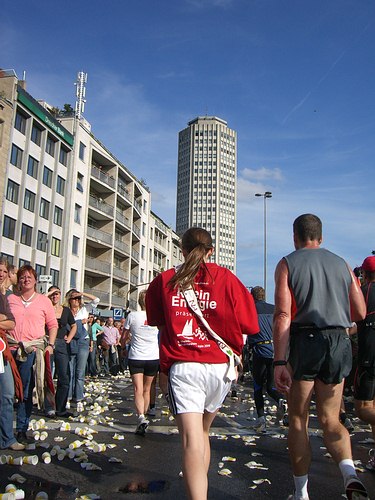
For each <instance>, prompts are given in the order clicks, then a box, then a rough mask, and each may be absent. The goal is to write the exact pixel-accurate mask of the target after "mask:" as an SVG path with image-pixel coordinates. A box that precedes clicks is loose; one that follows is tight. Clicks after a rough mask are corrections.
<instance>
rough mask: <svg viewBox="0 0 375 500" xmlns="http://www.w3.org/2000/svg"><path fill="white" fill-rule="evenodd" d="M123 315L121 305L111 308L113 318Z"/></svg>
mask: <svg viewBox="0 0 375 500" xmlns="http://www.w3.org/2000/svg"><path fill="white" fill-rule="evenodd" d="M122 317H123V310H122V307H115V308H114V309H113V319H115V320H119V319H121V318H122Z"/></svg>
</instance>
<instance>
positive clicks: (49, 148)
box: [46, 135, 55, 156]
mask: <svg viewBox="0 0 375 500" xmlns="http://www.w3.org/2000/svg"><path fill="white" fill-rule="evenodd" d="M46 153H48V154H49V155H51V156H55V141H54V140H53V139H52V137H51V136H50V135H47V141H46Z"/></svg>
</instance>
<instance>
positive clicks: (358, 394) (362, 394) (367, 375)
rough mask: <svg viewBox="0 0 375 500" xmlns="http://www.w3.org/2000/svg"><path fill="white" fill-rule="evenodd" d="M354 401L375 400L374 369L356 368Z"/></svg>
mask: <svg viewBox="0 0 375 500" xmlns="http://www.w3.org/2000/svg"><path fill="white" fill-rule="evenodd" d="M354 399H357V400H358V401H373V400H374V399H375V372H374V368H372V369H368V368H364V367H363V366H359V367H358V368H357V371H356V374H355V379H354Z"/></svg>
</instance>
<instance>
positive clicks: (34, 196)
mask: <svg viewBox="0 0 375 500" xmlns="http://www.w3.org/2000/svg"><path fill="white" fill-rule="evenodd" d="M0 206H1V214H0V255H1V256H4V257H6V258H7V260H8V261H9V262H10V263H13V264H15V265H16V266H17V267H20V266H21V265H23V264H25V263H30V264H31V265H32V266H33V267H34V268H35V269H36V271H37V274H38V275H46V276H49V275H51V276H52V283H53V284H54V285H58V286H59V287H60V288H61V290H62V291H63V292H64V293H65V292H66V291H67V290H68V289H70V288H78V289H79V290H83V291H86V292H90V293H93V294H94V295H96V296H97V297H99V298H100V304H99V308H100V309H108V308H112V309H113V308H117V309H118V308H125V307H126V306H127V305H128V303H129V305H130V308H131V309H136V308H137V295H138V291H139V289H141V287H143V285H144V284H145V283H148V282H149V281H151V280H152V279H153V277H154V276H155V275H156V274H157V273H158V272H160V271H161V270H163V269H166V268H168V267H170V266H172V265H173V264H177V263H179V262H181V261H182V256H181V254H180V253H178V251H177V246H176V245H177V239H178V237H177V235H176V234H175V233H174V232H173V231H172V229H171V228H169V227H168V226H167V225H165V224H164V223H163V221H162V220H161V219H160V218H158V217H157V216H156V215H155V214H152V212H151V193H150V190H149V188H148V187H147V186H145V185H144V183H143V182H141V181H139V180H138V179H137V177H136V176H135V175H134V174H133V173H132V172H131V171H130V170H129V169H128V168H127V167H126V166H125V165H124V163H122V162H121V161H120V160H118V159H117V158H116V157H115V156H114V155H113V154H112V153H111V152H110V151H109V150H108V149H107V148H106V147H105V146H104V145H103V144H102V142H101V141H100V140H99V139H97V138H96V137H95V136H94V134H93V133H92V130H91V125H90V124H89V123H88V122H87V120H85V119H84V118H83V117H82V116H81V117H77V115H76V113H75V112H74V111H73V110H71V111H69V110H68V111H66V110H65V111H63V112H58V110H57V109H56V108H53V107H52V106H50V105H48V104H47V103H45V102H43V101H36V100H35V99H34V98H33V97H32V96H31V95H30V94H29V93H28V92H26V90H25V83H24V82H22V81H19V80H18V78H17V76H16V74H15V73H14V71H13V70H10V71H2V72H0ZM38 286H39V287H40V288H42V287H41V285H38Z"/></svg>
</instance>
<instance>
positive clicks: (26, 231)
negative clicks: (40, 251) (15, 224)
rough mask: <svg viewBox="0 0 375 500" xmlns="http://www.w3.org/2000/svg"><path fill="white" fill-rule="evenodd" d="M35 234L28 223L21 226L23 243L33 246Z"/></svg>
mask: <svg viewBox="0 0 375 500" xmlns="http://www.w3.org/2000/svg"><path fill="white" fill-rule="evenodd" d="M32 235H33V228H32V227H31V226H28V225H27V224H22V226H21V243H23V244H24V245H27V246H28V247H31V237H32Z"/></svg>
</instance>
